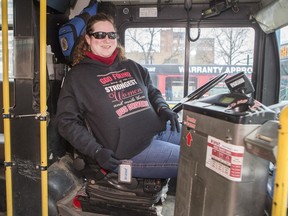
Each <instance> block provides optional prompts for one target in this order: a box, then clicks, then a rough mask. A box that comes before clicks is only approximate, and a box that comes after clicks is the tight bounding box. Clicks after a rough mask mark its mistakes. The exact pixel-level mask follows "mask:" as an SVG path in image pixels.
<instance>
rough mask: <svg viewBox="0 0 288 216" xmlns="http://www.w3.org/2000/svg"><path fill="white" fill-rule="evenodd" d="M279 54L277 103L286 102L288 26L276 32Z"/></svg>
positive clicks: (287, 85) (287, 92)
mask: <svg viewBox="0 0 288 216" xmlns="http://www.w3.org/2000/svg"><path fill="white" fill-rule="evenodd" d="M277 36H278V37H277V39H278V45H279V52H280V55H279V56H280V76H281V77H280V92H279V93H280V94H279V97H280V98H279V101H284V100H288V26H285V27H283V28H281V29H279V30H278V31H277Z"/></svg>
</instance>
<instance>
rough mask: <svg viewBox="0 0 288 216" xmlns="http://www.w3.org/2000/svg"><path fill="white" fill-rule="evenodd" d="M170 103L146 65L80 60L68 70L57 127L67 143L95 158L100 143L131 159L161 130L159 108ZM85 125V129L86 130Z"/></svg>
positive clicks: (119, 155) (116, 154)
mask: <svg viewBox="0 0 288 216" xmlns="http://www.w3.org/2000/svg"><path fill="white" fill-rule="evenodd" d="M160 107H168V104H167V103H166V102H165V100H164V99H163V97H162V94H161V92H160V91H159V90H158V89H157V88H155V87H154V86H153V85H152V81H151V79H150V76H149V73H148V71H147V69H146V68H143V67H142V66H141V65H139V64H137V63H136V62H134V61H132V60H125V61H121V62H119V61H118V59H116V61H115V62H114V63H113V64H112V65H110V66H108V65H106V64H104V63H101V62H99V61H97V60H92V59H89V58H87V57H86V58H84V59H83V60H82V61H81V62H80V63H79V64H77V65H76V66H74V67H73V68H72V69H71V70H70V71H69V72H68V74H67V76H66V78H65V81H64V83H63V87H62V89H61V92H60V96H59V100H58V105H57V120H58V129H59V132H60V134H61V136H63V137H64V138H65V139H66V140H67V141H68V142H69V143H70V144H71V145H73V146H74V147H75V148H76V149H77V150H78V151H80V152H81V153H82V154H84V155H88V156H90V157H91V158H95V152H96V150H97V148H99V146H100V145H102V146H103V147H104V148H108V149H111V150H113V151H114V153H115V156H116V158H118V159H129V158H131V157H133V156H135V155H136V154H138V153H140V152H141V151H142V150H143V149H145V148H146V147H147V146H148V145H149V144H150V142H151V139H152V138H153V136H154V135H156V134H157V133H159V132H160V131H162V130H164V129H165V124H164V123H162V122H161V121H160V118H159V116H158V115H157V110H158V109H159V108H160ZM87 125H88V126H89V129H90V131H89V129H88V130H87Z"/></svg>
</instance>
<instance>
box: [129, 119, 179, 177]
mask: <svg viewBox="0 0 288 216" xmlns="http://www.w3.org/2000/svg"><path fill="white" fill-rule="evenodd" d="M180 139H181V132H180V133H177V132H176V131H170V125H168V124H167V129H166V131H163V132H161V133H160V134H158V135H156V136H155V137H154V139H153V140H152V142H151V144H150V145H149V146H148V147H147V148H146V149H144V150H143V151H142V152H141V153H139V154H138V155H136V156H134V157H133V158H131V160H132V176H133V177H139V178H163V179H166V178H174V177H177V171H178V161H179V155H180Z"/></svg>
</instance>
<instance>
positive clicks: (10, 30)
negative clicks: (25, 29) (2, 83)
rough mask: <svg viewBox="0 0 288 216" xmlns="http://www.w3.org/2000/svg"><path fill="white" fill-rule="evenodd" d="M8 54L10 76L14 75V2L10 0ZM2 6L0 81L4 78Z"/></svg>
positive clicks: (0, 16)
mask: <svg viewBox="0 0 288 216" xmlns="http://www.w3.org/2000/svg"><path fill="white" fill-rule="evenodd" d="M8 29H9V30H8V52H9V65H8V69H9V76H10V77H12V75H13V63H12V62H13V60H12V57H13V1H12V0H8ZM2 53H3V52H2V4H0V80H2V77H3V71H2V70H3V65H2V62H3V59H2Z"/></svg>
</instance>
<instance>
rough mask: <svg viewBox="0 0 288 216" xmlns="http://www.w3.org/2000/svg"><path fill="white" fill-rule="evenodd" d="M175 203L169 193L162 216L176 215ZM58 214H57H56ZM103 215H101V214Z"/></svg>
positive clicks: (88, 214) (1, 214)
mask: <svg viewBox="0 0 288 216" xmlns="http://www.w3.org/2000/svg"><path fill="white" fill-rule="evenodd" d="M174 205H175V196H174V195H167V198H166V200H165V202H164V203H163V206H162V212H161V216H174ZM79 215H81V216H95V214H90V213H84V214H83V213H82V214H79ZM0 216H7V214H6V213H4V212H0ZM55 216H56V215H55ZM99 216H101V215H99Z"/></svg>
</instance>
